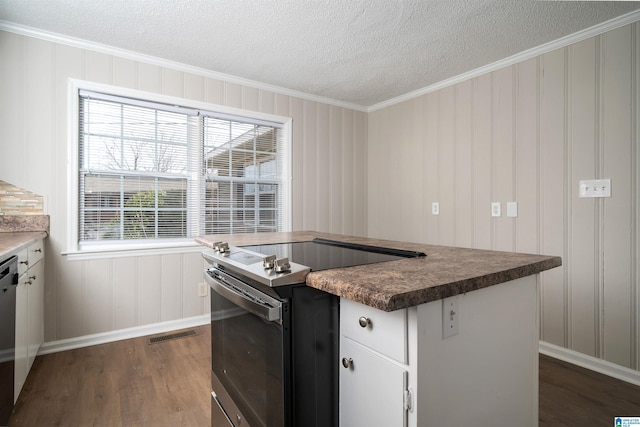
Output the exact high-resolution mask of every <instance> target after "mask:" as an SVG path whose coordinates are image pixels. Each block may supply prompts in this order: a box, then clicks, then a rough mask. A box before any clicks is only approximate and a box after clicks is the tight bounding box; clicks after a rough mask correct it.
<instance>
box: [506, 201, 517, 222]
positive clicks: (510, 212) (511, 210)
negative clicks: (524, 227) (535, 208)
mask: <svg viewBox="0 0 640 427" xmlns="http://www.w3.org/2000/svg"><path fill="white" fill-rule="evenodd" d="M507 216H508V217H511V218H517V217H518V202H507Z"/></svg>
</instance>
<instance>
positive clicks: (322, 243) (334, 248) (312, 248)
mask: <svg viewBox="0 0 640 427" xmlns="http://www.w3.org/2000/svg"><path fill="white" fill-rule="evenodd" d="M242 248H243V249H247V250H250V251H253V252H257V253H260V254H263V255H276V257H277V258H284V257H287V258H289V262H295V263H297V264H302V265H305V266H307V267H309V268H311V270H312V271H318V270H328V269H331V268H343V267H353V266H356V265H366V264H375V263H378V262H386V261H395V260H399V259H402V258H415V257H420V256H425V254H424V253H422V252H414V251H406V250H399V249H393V248H384V247H378V246H368V245H358V244H351V243H344V242H338V241H333V240H325V239H315V240H313V241H310V242H294V243H277V244H270V245H253V246H242Z"/></svg>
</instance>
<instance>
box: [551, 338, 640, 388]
mask: <svg viewBox="0 0 640 427" xmlns="http://www.w3.org/2000/svg"><path fill="white" fill-rule="evenodd" d="M539 351H540V353H542V354H544V355H545V356H550V357H553V358H555V359H559V360H562V361H565V362H568V363H571V364H574V365H577V366H580V367H582V368H586V369H590V370H592V371H595V372H598V373H601V374H604V375H607V376H610V377H613V378H616V379H619V380H622V381H625V382H628V383H630V384H634V385H637V386H640V371H636V370H634V369H630V368H625V367H624V366H620V365H616V364H615V363H611V362H607V361H606V360H602V359H598V358H596V357H592V356H587V355H586V354H582V353H578V352H577V351H573V350H569V349H566V348H564V347H560V346H557V345H554V344H549V343H547V342H544V341H540V347H539Z"/></svg>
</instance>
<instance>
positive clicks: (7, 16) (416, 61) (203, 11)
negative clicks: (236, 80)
mask: <svg viewBox="0 0 640 427" xmlns="http://www.w3.org/2000/svg"><path fill="white" fill-rule="evenodd" d="M636 9H640V2H617V1H604V2H597V1H587V2H581V1H534V0H422V1H418V0H0V20H2V21H5V22H10V23H15V24H20V25H24V26H27V27H32V28H37V29H41V30H45V31H48V32H54V33H59V34H63V35H67V36H71V37H74V38H79V39H84V40H89V41H93V42H97V43H101V44H105V45H110V46H113V47H117V48H121V49H126V50H129V51H133V52H137V53H142V54H146V55H151V56H155V57H159V58H163V59H169V60H172V61H178V62H181V63H184V64H187V65H191V66H195V67H200V68H203V69H207V70H211V71H215V72H219V73H225V74H230V75H233V76H236V77H241V78H244V79H250V80H254V81H256V82H260V83H266V84H269V85H275V86H279V87H282V88H286V89H293V90H296V91H301V92H304V93H308V94H312V95H315V96H320V97H325V98H329V99H334V100H337V101H341V102H345V103H350V104H354V105H358V106H362V107H370V106H372V105H375V104H378V103H381V102H384V101H387V100H389V99H393V98H395V97H398V96H401V95H404V94H406V93H409V92H412V91H415V90H418V89H421V88H424V87H426V86H429V85H432V84H435V83H437V82H440V81H442V80H445V79H447V78H451V77H454V76H456V75H459V74H461V73H464V72H467V71H470V70H473V69H475V68H478V67H481V66H484V65H487V64H490V63H493V62H495V61H497V60H500V59H503V58H506V57H509V56H512V55H514V54H516V53H519V52H522V51H525V50H527V49H530V48H532V47H535V46H539V45H542V44H544V43H547V42H550V41H552V40H555V39H558V38H561V37H563V36H566V35H569V34H572V33H575V32H577V31H579V30H582V29H585V28H588V27H591V26H593V25H595V24H598V23H601V22H603V21H607V20H609V19H612V18H614V17H617V16H620V15H623V14H625V13H628V12H630V11H633V10H636Z"/></svg>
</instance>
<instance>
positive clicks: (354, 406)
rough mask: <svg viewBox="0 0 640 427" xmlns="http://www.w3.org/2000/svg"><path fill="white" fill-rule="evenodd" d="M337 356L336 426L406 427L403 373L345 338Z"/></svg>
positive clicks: (405, 384) (388, 362)
mask: <svg viewBox="0 0 640 427" xmlns="http://www.w3.org/2000/svg"><path fill="white" fill-rule="evenodd" d="M340 357H341V361H340V362H341V363H343V359H346V361H349V360H351V366H350V367H348V368H345V367H344V366H342V367H341V368H340V426H342V427H352V426H367V427H378V426H379V427H390V426H393V427H402V426H406V423H407V411H406V409H405V406H404V393H405V390H406V389H407V371H406V370H405V369H403V368H402V367H400V366H398V365H396V364H394V363H393V362H391V361H389V360H386V359H384V358H382V357H381V356H379V355H378V354H376V353H374V352H372V351H371V350H369V349H367V348H366V347H364V346H362V345H360V344H358V343H355V342H353V341H351V340H350V339H348V338H345V337H342V338H341V340H340Z"/></svg>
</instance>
